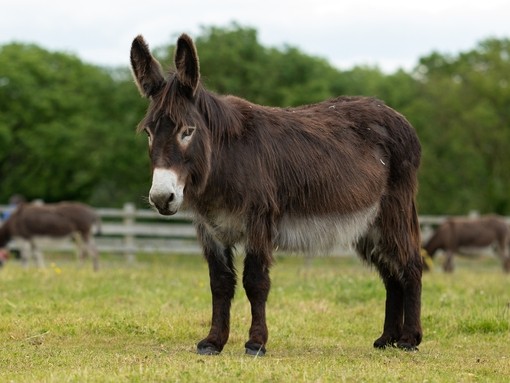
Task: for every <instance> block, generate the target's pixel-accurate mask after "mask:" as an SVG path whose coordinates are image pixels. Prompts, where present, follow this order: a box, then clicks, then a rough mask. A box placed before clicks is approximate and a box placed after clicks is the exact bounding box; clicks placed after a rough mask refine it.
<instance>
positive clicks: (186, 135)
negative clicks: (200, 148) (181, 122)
mask: <svg viewBox="0 0 510 383" xmlns="http://www.w3.org/2000/svg"><path fill="white" fill-rule="evenodd" d="M193 133H195V127H193V126H186V127H184V128H183V129H182V130H181V137H180V139H181V142H182V143H188V142H189V141H190V140H191V137H192V136H193Z"/></svg>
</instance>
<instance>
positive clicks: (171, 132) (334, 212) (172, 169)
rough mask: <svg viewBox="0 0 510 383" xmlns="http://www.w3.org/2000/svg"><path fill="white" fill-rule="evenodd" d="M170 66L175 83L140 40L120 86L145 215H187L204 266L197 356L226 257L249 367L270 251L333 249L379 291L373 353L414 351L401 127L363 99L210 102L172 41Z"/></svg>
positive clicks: (405, 147)
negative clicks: (240, 254) (129, 92)
mask: <svg viewBox="0 0 510 383" xmlns="http://www.w3.org/2000/svg"><path fill="white" fill-rule="evenodd" d="M174 61H175V66H176V70H175V71H174V70H170V72H168V73H165V72H163V70H162V68H161V65H160V63H159V62H158V61H157V60H156V59H155V58H154V57H153V56H152V55H151V53H150V50H149V47H148V45H147V44H146V43H145V41H144V39H143V37H142V36H138V37H137V38H135V40H134V41H133V44H132V46H131V65H132V70H133V75H134V78H135V81H136V83H137V85H138V88H139V90H140V92H141V94H142V95H143V96H145V97H147V98H149V100H150V105H149V108H148V111H147V114H146V116H145V118H144V119H143V120H142V122H141V123H140V125H139V130H140V131H145V133H146V134H147V136H148V139H149V153H150V158H151V162H152V186H151V188H150V192H149V203H150V204H151V205H152V206H153V207H154V208H155V209H157V210H158V211H159V213H160V214H163V215H171V214H175V213H176V212H177V211H178V210H179V209H188V210H190V211H191V212H192V213H193V214H194V221H195V226H196V229H197V234H198V238H199V241H200V243H201V245H202V247H203V252H204V256H205V259H206V260H207V262H208V266H209V276H210V288H211V293H212V322H211V328H210V331H209V334H208V335H207V336H206V337H205V338H204V339H202V340H201V341H200V342H199V343H198V345H197V351H198V353H199V354H217V353H220V352H221V351H222V349H223V347H224V346H225V344H226V342H227V340H228V337H229V329H230V307H231V301H232V298H233V296H234V291H235V286H236V283H237V278H236V270H235V268H234V261H233V257H234V247H235V246H236V244H240V243H241V244H244V248H245V252H246V254H245V259H244V271H243V278H242V282H243V286H244V289H245V291H246V295H247V297H248V300H249V301H250V305H251V315H252V322H251V327H250V330H249V339H248V341H247V342H246V344H245V348H246V352H247V353H248V354H251V355H263V354H264V353H265V352H266V345H267V340H268V330H267V324H266V300H267V297H268V294H269V289H270V277H269V270H270V267H271V265H272V263H273V249H275V248H277V247H279V248H280V249H283V250H290V251H297V250H299V251H304V252H311V251H315V252H317V253H319V252H326V251H328V249H330V248H331V247H332V246H333V245H334V244H335V243H336V242H337V241H340V242H343V243H344V244H352V245H353V246H354V247H355V249H356V250H357V252H358V254H359V255H360V256H361V258H362V259H364V260H365V261H366V262H367V263H372V264H374V265H375V266H376V268H377V269H378V271H379V273H380V275H381V277H382V279H383V282H384V285H385V287H386V315H385V320H384V327H383V332H382V335H381V336H380V337H379V338H378V339H377V340H376V341H375V342H374V346H375V347H378V348H384V347H387V346H390V345H393V344H396V345H397V346H398V347H400V348H402V349H408V350H413V349H416V347H417V346H418V344H419V343H420V342H421V339H422V329H421V323H420V309H421V277H422V266H423V265H422V260H421V256H420V232H419V226H418V219H417V213H416V207H415V193H416V190H417V171H418V168H419V164H420V156H421V147H420V143H419V140H418V138H417V135H416V132H415V131H414V129H413V128H412V126H411V125H410V123H409V122H408V121H407V120H406V119H405V118H404V117H403V116H402V115H401V114H399V113H397V112H395V111H394V110H393V109H391V108H389V107H388V106H386V105H385V104H384V103H383V102H381V101H379V100H376V99H372V98H364V97H339V98H335V99H331V100H328V101H324V102H321V103H318V104H314V105H307V106H302V107H297V108H285V109H282V108H272V107H265V106H260V105H256V104H253V103H250V102H249V101H246V100H244V99H241V98H238V97H234V96H220V95H216V94H214V93H212V92H210V91H208V90H206V89H205V88H204V87H203V85H202V84H201V81H200V69H199V61H198V54H197V51H196V48H195V45H194V42H193V41H192V39H191V38H190V37H189V36H187V35H186V34H183V35H181V37H180V38H179V39H178V40H177V45H176V52H175V58H174ZM332 319H333V318H332Z"/></svg>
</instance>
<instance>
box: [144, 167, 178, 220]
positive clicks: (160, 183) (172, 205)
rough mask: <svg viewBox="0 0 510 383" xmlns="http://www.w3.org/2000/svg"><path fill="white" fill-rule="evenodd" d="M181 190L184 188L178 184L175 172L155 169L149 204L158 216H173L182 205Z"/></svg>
mask: <svg viewBox="0 0 510 383" xmlns="http://www.w3.org/2000/svg"><path fill="white" fill-rule="evenodd" d="M183 190H184V186H183V185H181V184H180V183H179V177H178V175H177V173H176V172H174V171H173V170H170V169H162V168H156V169H154V172H153V173H152V186H151V190H150V192H149V203H150V204H151V206H153V207H155V208H156V209H157V210H158V212H159V213H160V214H163V215H172V214H175V213H177V210H179V208H180V206H181V204H182V200H183Z"/></svg>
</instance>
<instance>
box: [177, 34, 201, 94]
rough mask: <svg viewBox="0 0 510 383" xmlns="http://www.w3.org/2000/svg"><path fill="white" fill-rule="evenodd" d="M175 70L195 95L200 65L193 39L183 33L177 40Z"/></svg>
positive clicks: (182, 82) (181, 80)
mask: <svg viewBox="0 0 510 383" xmlns="http://www.w3.org/2000/svg"><path fill="white" fill-rule="evenodd" d="M175 68H176V69H177V78H178V79H179V81H180V82H181V84H183V85H184V86H186V87H188V88H189V89H190V90H191V94H192V95H194V94H195V91H196V90H197V88H198V83H199V81H200V65H199V63H198V54H197V49H196V48H195V44H194V43H193V40H192V39H191V37H189V36H188V35H187V34H185V33H183V34H182V35H181V37H179V39H178V40H177V47H176V49H175Z"/></svg>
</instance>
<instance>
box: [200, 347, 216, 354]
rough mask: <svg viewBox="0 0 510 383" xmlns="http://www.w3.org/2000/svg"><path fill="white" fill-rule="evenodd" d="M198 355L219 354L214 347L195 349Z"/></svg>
mask: <svg viewBox="0 0 510 383" xmlns="http://www.w3.org/2000/svg"><path fill="white" fill-rule="evenodd" d="M197 354H199V355H219V354H220V352H219V351H218V350H216V348H215V347H197Z"/></svg>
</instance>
